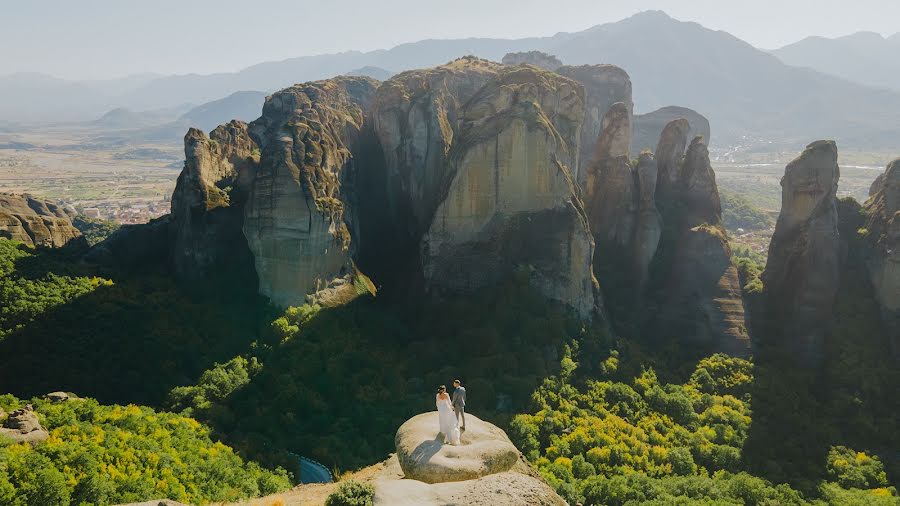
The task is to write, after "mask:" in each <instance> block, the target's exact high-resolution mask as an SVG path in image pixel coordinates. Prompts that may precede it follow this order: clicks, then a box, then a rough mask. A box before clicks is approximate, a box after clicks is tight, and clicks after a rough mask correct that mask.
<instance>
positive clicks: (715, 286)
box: [658, 136, 750, 355]
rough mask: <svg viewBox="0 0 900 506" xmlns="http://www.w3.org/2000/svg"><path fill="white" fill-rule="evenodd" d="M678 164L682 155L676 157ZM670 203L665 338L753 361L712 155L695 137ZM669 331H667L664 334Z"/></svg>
mask: <svg viewBox="0 0 900 506" xmlns="http://www.w3.org/2000/svg"><path fill="white" fill-rule="evenodd" d="M668 155H669V156H670V157H672V158H674V157H675V156H676V153H673V152H670V153H668ZM663 199H669V201H668V202H663V203H662V204H661V207H662V208H663V209H665V210H666V214H665V215H664V216H665V218H664V219H666V220H669V221H670V222H671V223H670V225H669V227H670V234H669V236H668V237H667V238H666V241H667V244H666V245H665V247H666V249H667V250H668V251H669V252H670V255H671V264H670V265H668V266H666V268H667V269H668V271H669V278H668V282H667V283H666V290H665V295H664V298H663V301H664V302H663V303H662V313H661V315H660V318H659V322H658V325H659V328H660V332H663V331H664V332H668V333H670V334H671V335H673V336H677V337H679V338H682V339H684V340H687V341H692V342H696V343H701V344H704V345H707V346H711V347H713V348H714V349H716V350H719V351H725V352H727V353H730V354H732V355H747V354H748V353H749V347H750V341H749V338H750V336H749V335H748V333H747V328H746V324H745V311H744V302H743V298H742V294H741V285H740V281H739V279H738V272H737V268H735V266H734V264H733V263H732V261H731V247H730V246H729V245H728V238H727V236H726V232H725V228H724V226H723V225H722V206H721V203H720V200H719V190H718V187H717V185H716V177H715V172H713V169H712V166H711V164H710V160H709V150H708V148H707V146H706V144H705V143H704V142H703V138H702V137H699V136H698V137H695V138H694V140H693V141H692V142H691V145H690V147H689V148H688V151H687V154H686V155H685V156H684V160H683V162H682V163H681V166H680V167H679V170H678V174H677V178H676V180H675V182H674V184H673V186H672V188H671V190H670V194H669V196H668V197H663ZM663 329H665V330H663Z"/></svg>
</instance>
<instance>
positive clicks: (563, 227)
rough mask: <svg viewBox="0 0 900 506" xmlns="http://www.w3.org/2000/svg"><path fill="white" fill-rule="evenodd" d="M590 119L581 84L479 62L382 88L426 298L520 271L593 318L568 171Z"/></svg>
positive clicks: (395, 194)
mask: <svg viewBox="0 0 900 506" xmlns="http://www.w3.org/2000/svg"><path fill="white" fill-rule="evenodd" d="M583 111H584V92H583V91H582V88H581V86H579V85H578V83H575V82H574V81H571V80H569V79H565V78H563V77H560V76H558V75H556V74H553V73H551V72H546V71H542V70H539V69H537V68H535V67H530V66H522V67H503V66H498V65H496V64H493V63H490V62H487V61H484V60H478V59H474V58H464V59H460V60H457V61H455V62H453V63H450V64H448V65H446V66H443V67H438V68H436V69H430V70H425V71H415V72H406V73H403V74H400V75H398V76H395V77H394V78H393V79H391V80H390V81H388V82H387V83H385V84H384V85H382V87H381V89H379V91H378V98H377V100H376V106H375V117H376V131H377V132H378V136H379V138H380V139H381V142H382V147H383V149H384V152H385V158H386V165H387V171H388V174H389V177H390V178H391V180H392V182H393V183H394V190H393V191H392V196H391V200H392V207H393V208H395V209H397V210H402V209H404V207H406V208H408V209H411V212H410V213H409V215H410V216H411V217H412V218H413V219H412V220H411V221H407V222H405V223H403V222H402V220H401V227H402V226H403V225H404V224H405V225H406V226H407V228H406V230H407V231H408V233H409V235H410V236H411V237H412V238H414V239H415V238H416V237H417V236H420V237H421V240H420V241H418V243H419V244H420V248H421V249H420V251H421V257H420V258H421V264H422V273H423V277H424V282H425V286H426V289H428V290H430V291H454V292H466V291H470V290H474V289H477V288H479V287H482V286H486V285H489V284H491V283H493V282H495V281H496V280H498V279H499V278H501V277H504V276H507V275H509V274H510V273H512V272H513V271H515V270H518V269H523V268H524V269H528V270H529V271H530V272H531V281H532V284H533V285H534V286H535V287H536V288H537V289H539V290H540V291H542V292H543V293H544V294H545V295H547V296H548V297H549V298H551V299H555V300H558V301H561V302H563V303H565V304H567V305H569V306H570V307H572V308H574V309H575V310H576V311H577V312H578V313H579V314H581V315H582V316H585V317H588V316H589V315H590V314H591V313H592V311H593V310H594V308H595V294H594V291H595V288H596V285H595V281H594V279H593V275H592V271H591V259H592V256H593V241H592V239H591V235H590V231H589V228H588V224H587V218H586V216H585V213H584V210H583V209H582V204H581V201H580V199H579V198H578V196H577V193H576V192H577V190H576V186H575V183H574V180H573V176H572V173H571V167H572V166H573V163H574V160H575V159H576V157H577V151H578V142H579V135H578V134H579V128H580V126H581V123H582V120H583ZM419 234H421V235H419ZM596 302H597V303H599V300H597V301H596Z"/></svg>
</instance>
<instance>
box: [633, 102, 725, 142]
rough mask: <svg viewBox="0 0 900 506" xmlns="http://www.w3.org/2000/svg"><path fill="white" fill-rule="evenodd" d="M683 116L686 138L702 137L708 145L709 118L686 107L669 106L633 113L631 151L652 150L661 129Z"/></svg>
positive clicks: (709, 136) (709, 133) (660, 133)
mask: <svg viewBox="0 0 900 506" xmlns="http://www.w3.org/2000/svg"><path fill="white" fill-rule="evenodd" d="M681 118H684V119H686V120H687V122H688V125H689V129H688V132H687V138H688V139H693V138H694V137H697V136H700V137H703V140H704V142H706V144H707V145H709V143H710V141H711V130H710V127H709V120H708V119H706V117H705V116H703V115H702V114H700V113H698V112H697V111H694V110H693V109H688V108H687V107H677V106H669V107H663V108H661V109H657V110H655V111H652V112H648V113H647V114H635V115H634V139H633V140H632V143H631V146H632V151H633V152H635V153H640V152H641V151H643V150H645V149H649V150H654V149H656V145H657V143H658V142H659V138H660V136H661V135H662V131H663V129H664V128H665V127H666V125H668V124H669V123H670V122H672V121H675V120H677V119H681Z"/></svg>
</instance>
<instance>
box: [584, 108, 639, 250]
mask: <svg viewBox="0 0 900 506" xmlns="http://www.w3.org/2000/svg"><path fill="white" fill-rule="evenodd" d="M601 124H602V126H603V129H602V131H601V132H600V137H599V138H598V139H597V140H596V144H595V146H594V151H593V154H592V155H591V163H590V164H588V165H587V170H586V172H585V174H584V202H585V208H586V211H587V215H588V221H589V222H590V225H591V231H592V232H593V234H594V240H595V242H596V244H597V245H598V248H602V247H603V246H606V245H614V246H615V247H619V248H628V247H629V246H630V244H631V241H632V236H633V234H634V226H635V221H636V218H637V216H636V213H637V209H638V196H637V193H638V190H637V188H636V184H637V182H636V180H635V174H634V171H633V170H632V167H631V161H630V159H629V157H628V146H629V144H630V142H631V117H630V114H629V111H628V106H627V105H626V104H625V103H623V102H616V103H615V104H613V105H612V107H610V109H609V110H608V111H607V112H606V114H605V115H604V116H603V121H602V122H601Z"/></svg>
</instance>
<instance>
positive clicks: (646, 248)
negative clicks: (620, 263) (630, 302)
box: [632, 152, 663, 294]
mask: <svg viewBox="0 0 900 506" xmlns="http://www.w3.org/2000/svg"><path fill="white" fill-rule="evenodd" d="M657 170H658V169H657V167H656V159H655V158H653V155H652V154H651V153H649V152H643V153H641V155H640V157H639V158H638V163H637V167H635V175H636V181H637V190H638V199H637V201H638V202H637V217H636V219H635V226H634V240H633V244H632V251H633V252H632V258H633V259H634V265H633V272H634V275H633V277H632V280H633V282H634V289H635V293H636V294H641V293H643V291H644V288H645V286H646V283H647V280H648V278H649V276H650V262H652V261H653V257H654V256H655V255H656V249H657V247H658V246H659V239H660V236H661V235H662V226H663V221H662V216H660V214H659V211H658V210H657V208H656V178H657Z"/></svg>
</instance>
